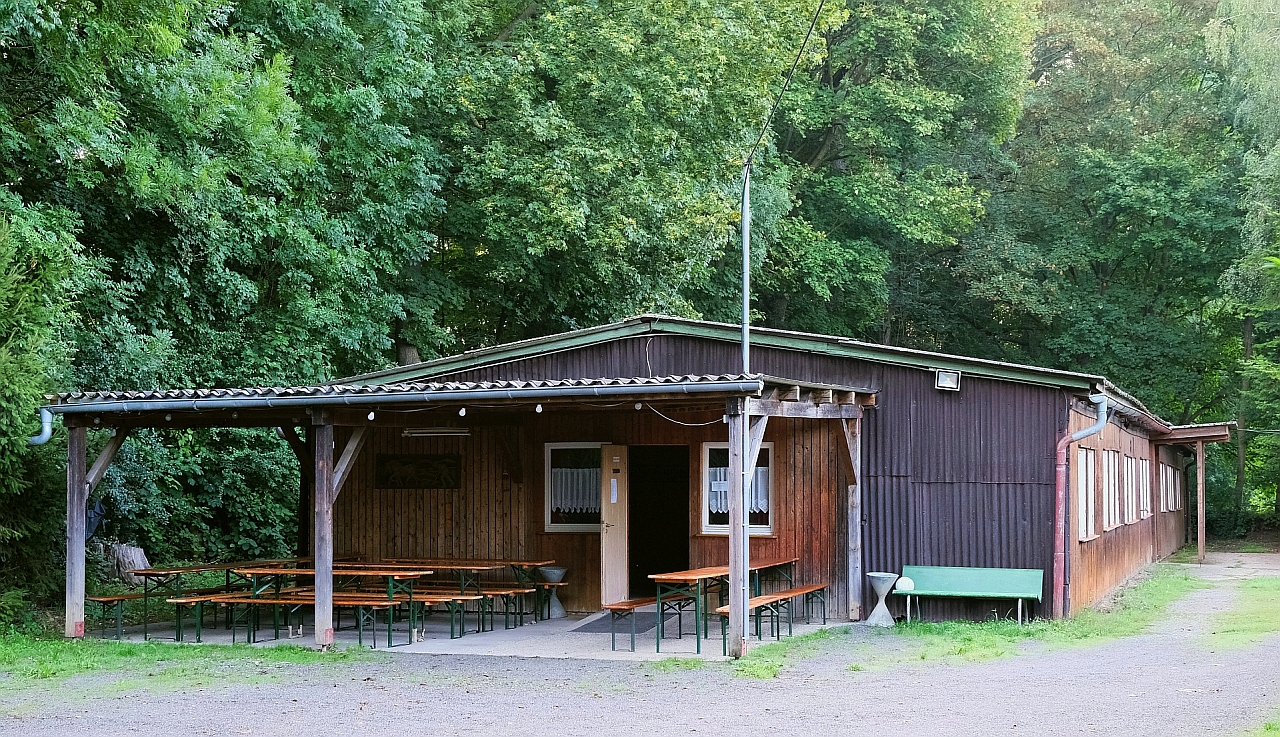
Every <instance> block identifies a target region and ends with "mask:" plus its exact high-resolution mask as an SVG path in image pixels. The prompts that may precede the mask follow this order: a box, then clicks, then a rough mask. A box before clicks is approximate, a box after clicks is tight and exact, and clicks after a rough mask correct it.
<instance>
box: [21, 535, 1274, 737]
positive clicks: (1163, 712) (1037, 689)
mask: <svg viewBox="0 0 1280 737" xmlns="http://www.w3.org/2000/svg"><path fill="white" fill-rule="evenodd" d="M1210 562H1211V563H1212V565H1207V566H1205V567H1204V568H1203V569H1201V574H1202V575H1204V576H1205V577H1206V578H1209V579H1212V580H1215V581H1217V582H1218V583H1217V585H1216V586H1215V587H1214V588H1209V589H1203V590H1197V591H1194V592H1192V593H1191V594H1190V595H1188V596H1187V597H1186V598H1185V599H1183V600H1182V601H1180V602H1178V603H1177V604H1176V605H1175V606H1174V607H1173V608H1172V609H1171V611H1170V614H1169V616H1168V617H1167V618H1166V619H1165V620H1164V621H1162V622H1160V623H1159V624H1157V625H1156V626H1154V627H1153V628H1152V629H1151V630H1150V631H1149V632H1147V633H1145V634H1143V635H1139V636H1136V637H1130V638H1125V639H1122V640H1118V641H1114V642H1110V643H1106V644H1102V645H1097V646H1093V647H1085V648H1078V649H1068V650H1056V651H1048V652H1036V653H1031V654H1026V655H1021V656H1017V657H1012V658H1005V659H1001V660H994V661H988V662H984V663H976V664H964V665H948V664H922V665H910V666H897V667H893V668H890V669H886V670H882V671H870V672H851V671H849V670H848V665H849V663H850V662H851V660H852V658H851V657H850V656H849V655H848V654H847V653H845V654H844V655H842V652H841V650H839V649H838V648H837V649H835V650H832V651H829V652H826V653H824V654H822V655H819V656H818V657H815V658H812V659H809V660H805V661H802V662H800V663H799V664H798V665H796V666H794V667H789V668H787V669H785V670H784V671H783V672H782V674H781V676H779V677H778V678H777V679H775V680H771V681H751V680H743V679H738V678H734V677H732V675H731V674H730V671H729V669H728V667H726V666H722V665H708V666H705V667H702V668H699V669H696V670H688V671H685V670H676V671H672V672H662V671H659V670H657V669H655V668H654V667H653V666H652V665H644V664H637V663H620V662H609V661H582V660H544V659H515V658H491V657H478V656H476V657H458V656H430V655H397V656H393V657H392V658H390V659H389V660H388V661H387V662H385V663H374V664H363V663H362V664H356V665H351V666H340V667H297V666H283V667H277V668H283V670H271V671H270V672H267V671H264V672H263V673H264V676H263V677H270V678H275V679H278V681H277V682H271V683H260V684H252V685H251V684H240V685H235V686H226V687H212V688H199V689H191V688H187V689H182V690H177V691H171V692H167V693H152V692H149V691H145V690H141V691H140V690H131V691H127V692H123V693H120V694H119V695H96V694H97V693H101V689H96V688H95V686H94V683H95V681H94V680H93V679H82V680H80V681H79V682H73V683H71V684H68V685H67V686H65V687H63V688H61V689H58V688H55V689H53V690H49V691H45V692H43V693H39V694H32V693H17V694H15V693H12V692H10V693H7V694H5V693H3V692H0V715H3V716H0V734H14V735H22V736H23V737H38V736H40V735H65V734H94V735H136V734H157V735H158V734H184V735H204V734H217V735H228V734H254V735H275V734H279V735H289V736H290V737H298V736H299V735H314V734H333V735H342V734H358V733H365V732H374V731H376V732H379V733H382V734H415V735H417V734H426V735H454V734H459V735H461V734H475V733H476V732H477V731H478V730H480V731H482V732H483V733H488V734H493V733H495V731H497V730H501V731H504V732H510V731H511V730H517V731H518V732H519V733H522V734H543V733H558V734H564V735H588V734H590V735H602V734H603V735H610V734H616V735H630V734H676V733H691V732H697V733H703V734H725V735H736V734H746V733H748V732H751V733H758V732H759V731H760V730H761V729H763V730H767V731H775V730H777V731H783V732H786V733H797V732H801V733H814V732H815V730H825V731H829V732H832V733H836V734H854V733H856V734H884V735H895V736H901V735H938V734H945V735H991V734H1015V735H1016V734H1027V735H1077V734H1106V735H1217V734H1224V735H1230V734H1237V733H1239V732H1240V731H1242V730H1244V729H1247V728H1250V727H1254V726H1257V725H1259V724H1261V723H1262V722H1263V721H1264V720H1265V719H1267V718H1269V717H1271V716H1273V715H1274V714H1275V711H1276V709H1277V708H1280V665H1278V664H1280V636H1273V637H1271V638H1269V639H1267V640H1266V641H1264V642H1262V643H1261V644H1259V645H1256V646H1254V647H1251V648H1247V649H1243V650H1238V651H1232V652H1212V651H1210V650H1208V649H1207V647H1206V645H1205V644H1204V640H1202V639H1201V635H1202V634H1203V633H1204V632H1205V631H1206V628H1207V627H1208V626H1209V625H1210V624H1211V617H1212V616H1213V615H1214V614H1215V613H1218V612H1221V611H1225V610H1228V609H1230V607H1231V603H1232V601H1233V598H1234V596H1235V586H1234V584H1235V579H1239V578H1244V577H1247V576H1250V575H1257V574H1263V575H1280V555H1274V554H1273V555H1262V554H1219V555H1215V556H1214V557H1213V558H1212V559H1211V561H1210ZM854 637H855V639H856V638H857V636H856V635H855V636H854ZM243 667H247V668H249V669H250V670H252V666H243Z"/></svg>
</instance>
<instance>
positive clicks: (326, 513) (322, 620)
mask: <svg viewBox="0 0 1280 737" xmlns="http://www.w3.org/2000/svg"><path fill="white" fill-rule="evenodd" d="M313 421H314V422H324V423H325V424H316V425H313V426H312V428H311V435H312V440H313V443H312V445H313V447H314V450H315V459H314V466H313V467H312V468H313V477H314V478H315V493H314V494H312V496H313V497H314V499H315V535H316V541H315V583H316V608H315V612H316V620H315V628H316V645H319V646H320V647H321V648H324V649H328V648H330V647H332V646H333V425H332V424H328V422H327V421H328V418H327V417H321V416H320V415H319V414H317V415H316V416H315V419H314V420H313Z"/></svg>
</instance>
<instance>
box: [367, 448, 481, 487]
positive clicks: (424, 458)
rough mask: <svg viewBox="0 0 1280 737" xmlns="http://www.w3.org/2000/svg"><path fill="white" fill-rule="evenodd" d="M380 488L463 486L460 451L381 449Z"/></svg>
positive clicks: (377, 481) (377, 480)
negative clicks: (407, 452) (405, 452)
mask: <svg viewBox="0 0 1280 737" xmlns="http://www.w3.org/2000/svg"><path fill="white" fill-rule="evenodd" d="M373 478H374V488H377V489H461V488H462V455H461V454H460V453H428V454H414V455H408V454H399V453H379V454H378V456H377V458H376V459H375V460H374V474H373Z"/></svg>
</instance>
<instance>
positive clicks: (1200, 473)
mask: <svg viewBox="0 0 1280 737" xmlns="http://www.w3.org/2000/svg"><path fill="white" fill-rule="evenodd" d="M1196 551H1197V553H1198V555H1199V557H1198V558H1197V560H1199V562H1201V563H1203V562H1204V441H1203V440H1197V441H1196Z"/></svg>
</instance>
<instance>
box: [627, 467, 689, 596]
mask: <svg viewBox="0 0 1280 737" xmlns="http://www.w3.org/2000/svg"><path fill="white" fill-rule="evenodd" d="M627 454H628V457H629V462H628V464H629V472H628V476H627V479H628V488H629V497H630V504H629V507H628V512H629V514H628V520H627V525H628V528H629V529H628V532H627V557H628V560H629V561H630V567H631V570H630V588H631V596H633V597H636V596H652V595H653V594H654V592H655V590H656V589H655V587H654V584H653V581H651V580H650V579H649V578H648V576H649V574H650V573H665V572H667V571H682V570H685V569H687V568H688V567H689V446H687V445H633V446H630V447H629V448H627Z"/></svg>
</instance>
